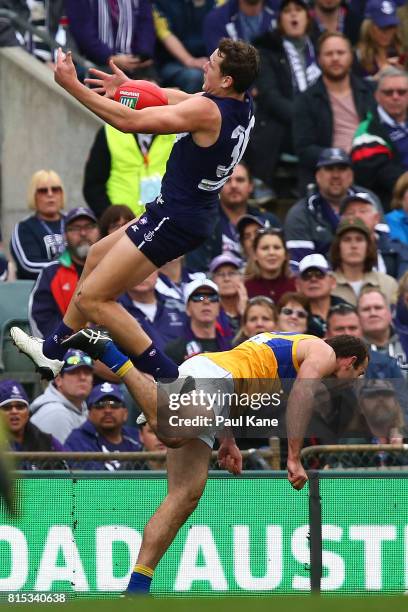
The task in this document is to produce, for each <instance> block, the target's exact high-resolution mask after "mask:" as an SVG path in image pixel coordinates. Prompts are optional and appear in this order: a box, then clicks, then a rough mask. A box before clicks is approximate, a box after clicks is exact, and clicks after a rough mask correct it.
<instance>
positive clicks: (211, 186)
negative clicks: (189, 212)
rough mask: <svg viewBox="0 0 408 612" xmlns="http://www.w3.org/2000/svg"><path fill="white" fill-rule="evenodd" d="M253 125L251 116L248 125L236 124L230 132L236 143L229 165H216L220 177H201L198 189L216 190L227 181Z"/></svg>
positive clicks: (242, 151) (242, 152)
mask: <svg viewBox="0 0 408 612" xmlns="http://www.w3.org/2000/svg"><path fill="white" fill-rule="evenodd" d="M254 125H255V117H252V118H251V121H250V122H249V124H248V127H247V128H246V129H245V128H244V127H243V126H242V125H238V126H237V127H236V128H235V130H234V131H233V132H232V134H231V139H232V140H235V139H238V142H237V144H236V145H235V146H234V148H233V150H232V153H231V158H232V160H231V163H230V165H229V166H218V167H217V176H219V177H222V178H220V180H219V181H211V180H209V179H202V180H201V182H200V184H199V185H198V188H199V189H202V190H203V191H216V190H217V189H221V187H222V186H223V185H224V184H225V183H226V182H227V180H228V178H229V176H230V175H231V174H232V171H233V170H234V168H235V166H236V165H237V164H238V163H239V162H240V161H241V159H242V156H243V155H244V153H245V149H246V148H247V145H248V141H249V136H250V134H251V130H252V128H253V127H254Z"/></svg>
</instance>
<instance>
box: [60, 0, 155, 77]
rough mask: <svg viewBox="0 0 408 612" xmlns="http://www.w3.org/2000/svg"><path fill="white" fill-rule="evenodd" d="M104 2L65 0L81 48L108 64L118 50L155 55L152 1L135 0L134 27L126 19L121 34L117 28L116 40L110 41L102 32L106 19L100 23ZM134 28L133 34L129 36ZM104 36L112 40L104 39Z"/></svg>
mask: <svg viewBox="0 0 408 612" xmlns="http://www.w3.org/2000/svg"><path fill="white" fill-rule="evenodd" d="M100 4H102V3H101V2H99V0H65V10H66V14H67V17H68V19H69V29H70V32H71V33H72V36H73V37H74V39H75V41H76V44H77V45H78V49H79V51H80V52H81V53H82V54H83V55H84V56H85V57H87V58H88V59H89V60H91V62H94V63H95V64H99V65H105V64H107V63H108V59H109V57H110V56H111V55H116V54H118V53H128V54H133V55H141V56H147V57H152V55H153V50H154V43H155V32H154V26H153V17H152V8H151V5H150V1H149V0H138V2H133V3H132V4H133V8H132V12H131V18H132V27H130V26H129V21H128V20H127V19H126V20H125V25H124V26H123V24H122V29H121V33H119V34H121V36H116V33H115V32H114V35H113V40H110V41H109V37H108V36H106V35H105V36H104V35H103V32H102V30H103V29H104V27H106V23H105V22H103V23H102V24H101V23H100V6H99V5H100ZM119 6H121V3H119ZM130 32H132V36H131V39H130V40H129V36H128V35H129V33H130ZM104 39H106V40H107V41H108V42H104Z"/></svg>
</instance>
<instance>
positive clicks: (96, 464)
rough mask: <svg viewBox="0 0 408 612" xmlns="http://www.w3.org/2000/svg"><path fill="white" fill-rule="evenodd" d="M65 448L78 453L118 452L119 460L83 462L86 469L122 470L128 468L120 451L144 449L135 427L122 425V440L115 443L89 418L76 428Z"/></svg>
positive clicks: (130, 451)
mask: <svg viewBox="0 0 408 612" xmlns="http://www.w3.org/2000/svg"><path fill="white" fill-rule="evenodd" d="M64 446H65V448H66V449H67V450H69V451H73V452H78V453H87V452H91V453H118V461H116V460H114V461H106V462H102V461H87V462H81V469H84V470H109V471H114V470H120V469H128V468H127V466H126V463H125V464H124V463H123V461H122V462H121V461H119V458H120V453H121V452H122V453H133V452H137V451H140V450H142V445H141V443H140V441H139V432H138V430H137V429H136V428H135V427H127V426H126V425H124V426H123V427H122V441H121V442H120V443H119V444H113V443H112V442H109V441H108V440H106V439H105V438H104V437H103V436H102V435H101V434H100V433H98V431H97V429H96V427H95V425H94V424H93V423H91V421H89V420H88V419H87V420H86V421H85V422H84V423H83V425H81V426H80V427H78V428H76V429H74V430H73V431H72V432H71V433H70V434H69V436H68V438H67V439H66V441H65V445H64Z"/></svg>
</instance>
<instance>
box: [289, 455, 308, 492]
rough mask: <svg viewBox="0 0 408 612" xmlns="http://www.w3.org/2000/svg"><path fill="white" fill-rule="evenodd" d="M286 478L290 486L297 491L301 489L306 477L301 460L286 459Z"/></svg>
mask: <svg viewBox="0 0 408 612" xmlns="http://www.w3.org/2000/svg"><path fill="white" fill-rule="evenodd" d="M287 468H288V480H289V482H290V484H291V485H292V487H293V488H294V489H296V490H297V491H300V489H303V487H304V486H305V484H306V482H307V480H308V478H307V474H306V472H305V470H304V467H303V465H302V463H301V461H295V460H293V459H288V463H287Z"/></svg>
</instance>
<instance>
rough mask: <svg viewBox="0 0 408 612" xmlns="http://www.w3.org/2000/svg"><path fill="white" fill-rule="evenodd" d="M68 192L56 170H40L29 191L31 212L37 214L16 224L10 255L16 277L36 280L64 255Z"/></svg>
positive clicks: (34, 176) (33, 177)
mask: <svg viewBox="0 0 408 612" xmlns="http://www.w3.org/2000/svg"><path fill="white" fill-rule="evenodd" d="M64 205H65V191H64V186H63V184H62V181H61V178H60V176H59V175H58V174H57V173H56V172H54V170H38V172H35V173H34V174H33V175H32V177H31V180H30V184H29V187H28V208H30V209H32V210H33V211H34V213H33V214H31V215H30V216H29V217H27V218H25V219H23V220H22V221H20V222H19V223H17V224H16V226H15V227H14V230H13V234H12V238H11V244H10V251H11V254H12V256H13V258H14V261H15V263H16V266H17V277H18V278H21V279H33V280H35V279H36V278H37V277H38V275H39V274H40V272H41V271H42V270H43V269H44V268H45V267H46V266H47V265H48V264H49V262H50V261H52V260H53V259H56V258H57V257H58V256H59V255H61V253H62V252H63V251H64V248H65V247H64V215H63V213H62V209H63V208H64Z"/></svg>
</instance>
